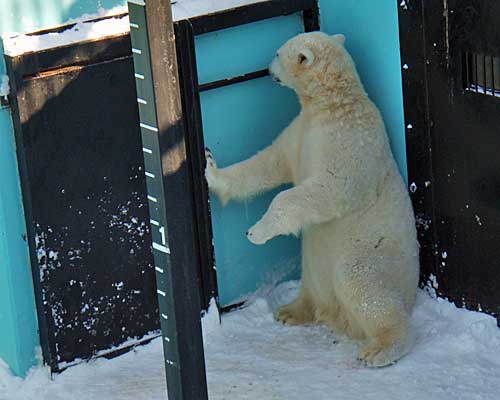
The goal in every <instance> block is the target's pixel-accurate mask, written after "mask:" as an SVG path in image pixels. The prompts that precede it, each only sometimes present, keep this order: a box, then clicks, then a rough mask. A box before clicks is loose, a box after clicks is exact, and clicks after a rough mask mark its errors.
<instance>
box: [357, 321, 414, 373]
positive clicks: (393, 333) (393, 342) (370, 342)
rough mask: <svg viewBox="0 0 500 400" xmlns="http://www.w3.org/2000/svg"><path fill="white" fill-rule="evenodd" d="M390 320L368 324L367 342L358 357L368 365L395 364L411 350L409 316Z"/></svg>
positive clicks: (382, 365)
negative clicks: (380, 323) (381, 323)
mask: <svg viewBox="0 0 500 400" xmlns="http://www.w3.org/2000/svg"><path fill="white" fill-rule="evenodd" d="M389 319H391V321H390V322H388V323H387V324H386V325H381V326H375V325H373V326H368V331H369V332H367V343H366V344H365V346H364V347H363V348H362V349H361V351H360V353H359V355H358V359H359V360H360V361H361V362H363V363H364V364H365V365H366V366H367V367H384V366H387V365H391V364H394V363H395V362H396V361H398V360H399V359H400V358H401V357H403V356H404V355H405V354H406V353H407V352H408V350H409V347H410V340H409V331H408V317H407V316H403V315H398V316H393V317H390V318H389Z"/></svg>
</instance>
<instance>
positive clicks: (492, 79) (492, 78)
mask: <svg viewBox="0 0 500 400" xmlns="http://www.w3.org/2000/svg"><path fill="white" fill-rule="evenodd" d="M495 90H496V89H495V57H493V56H491V94H492V95H493V96H495Z"/></svg>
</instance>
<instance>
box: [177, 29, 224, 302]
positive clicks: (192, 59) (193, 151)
mask: <svg viewBox="0 0 500 400" xmlns="http://www.w3.org/2000/svg"><path fill="white" fill-rule="evenodd" d="M175 28H176V29H175V37H176V45H177V58H178V62H179V75H180V84H181V98H182V108H183V110H185V112H184V126H185V130H186V143H187V150H188V154H187V156H188V160H189V165H190V167H191V176H192V179H193V191H192V193H193V205H194V212H195V220H196V228H197V232H196V235H195V237H196V238H197V239H198V242H197V243H196V245H197V254H199V262H198V265H199V268H200V271H199V277H200V285H199V286H200V299H201V305H202V309H204V310H208V307H209V306H210V302H211V300H212V299H216V301H218V293H217V275H216V271H215V259H214V249H213V243H212V238H213V234H212V218H211V215H210V207H209V194H208V186H207V182H206V180H205V166H206V160H205V143H204V140H203V125H202V119H201V102H200V93H199V83H198V66H197V63H196V49H195V42H194V33H193V27H192V25H191V23H190V22H189V21H188V20H184V21H179V22H178V23H177V24H176V25H175Z"/></svg>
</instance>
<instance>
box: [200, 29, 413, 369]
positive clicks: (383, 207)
mask: <svg viewBox="0 0 500 400" xmlns="http://www.w3.org/2000/svg"><path fill="white" fill-rule="evenodd" d="M344 41H345V37H344V36H343V35H334V36H329V35H327V34H324V33H320V32H312V33H304V34H300V35H298V36H296V37H294V38H292V39H290V40H289V41H288V42H287V43H285V44H284V45H283V46H282V47H281V48H280V49H279V50H278V52H277V53H276V57H275V59H274V60H273V62H272V64H271V66H270V74H271V76H272V77H273V78H274V79H275V80H276V81H278V82H279V83H281V84H282V85H285V86H287V87H289V88H291V89H293V90H294V91H295V92H296V94H297V95H298V97H299V100H300V103H301V111H300V113H299V115H298V116H297V117H296V118H295V119H294V120H293V121H292V122H291V124H290V125H289V126H288V127H287V128H286V129H285V130H284V131H283V132H282V133H281V134H280V135H279V136H278V138H277V139H276V140H275V141H274V142H273V143H272V144H271V145H270V146H269V147H267V148H266V149H264V150H262V151H261V152H259V153H257V154H256V155H254V156H253V157H251V158H249V159H247V160H245V161H241V162H239V163H236V164H234V165H232V166H229V167H226V168H218V167H217V165H216V163H215V160H214V159H213V158H212V156H211V154H210V153H208V157H207V169H206V178H207V181H208V185H209V188H210V189H211V190H212V191H213V192H215V194H217V195H218V197H219V198H220V199H221V202H222V203H223V204H225V203H227V202H228V201H229V200H230V199H246V198H250V197H252V196H255V195H257V194H259V193H261V192H264V191H267V190H269V189H272V188H275V187H278V186H279V185H281V184H284V183H292V184H293V187H292V188H290V189H288V190H284V191H282V192H280V193H279V194H278V195H277V196H276V197H275V198H274V199H273V201H272V202H271V205H270V206H269V209H268V210H267V212H266V213H265V214H264V216H263V217H262V219H261V220H260V221H258V222H257V223H256V224H255V225H254V226H253V227H251V228H250V229H249V231H248V232H247V237H248V239H249V240H250V241H251V242H252V243H254V244H263V243H266V242H267V241H268V240H270V239H272V238H274V237H276V236H278V235H289V234H294V235H298V234H299V233H300V232H301V233H302V283H301V288H300V291H299V296H298V298H297V299H296V300H295V301H293V302H292V303H290V304H288V305H284V306H282V307H280V308H279V309H278V310H277V311H276V313H275V317H276V319H277V320H279V321H282V322H284V323H286V324H290V325H298V324H314V323H320V324H326V325H327V326H328V327H330V328H331V329H332V330H333V331H334V332H336V333H338V334H341V335H346V336H348V337H350V338H352V339H355V340H359V341H361V343H362V346H361V350H360V352H359V356H358V359H359V360H360V361H361V362H362V363H364V365H366V366H370V367H381V366H385V365H389V364H392V363H394V362H396V361H397V360H398V359H399V358H401V357H402V356H403V355H404V354H405V353H406V352H407V351H408V350H409V348H410V345H411V342H412V340H411V339H410V338H411V337H412V335H411V332H410V327H409V318H410V314H411V310H412V307H413V304H414V300H415V295H416V289H417V285H418V277H419V247H418V242H417V236H416V229H415V219H414V214H413V210H412V206H411V202H410V199H409V196H408V192H407V190H406V187H405V184H404V182H403V180H402V178H401V175H400V174H399V172H398V169H397V166H396V163H395V161H394V158H393V155H392V153H391V150H390V147H389V142H388V138H387V134H386V131H385V127H384V123H383V121H382V117H381V115H380V113H379V111H378V109H377V107H376V106H375V105H374V104H373V103H372V102H371V101H370V99H369V98H368V96H367V94H366V92H365V90H364V88H363V85H362V84H361V82H360V79H359V77H358V74H357V72H356V68H355V65H354V63H353V60H352V59H351V57H350V55H349V54H348V52H347V51H346V49H345V48H344Z"/></svg>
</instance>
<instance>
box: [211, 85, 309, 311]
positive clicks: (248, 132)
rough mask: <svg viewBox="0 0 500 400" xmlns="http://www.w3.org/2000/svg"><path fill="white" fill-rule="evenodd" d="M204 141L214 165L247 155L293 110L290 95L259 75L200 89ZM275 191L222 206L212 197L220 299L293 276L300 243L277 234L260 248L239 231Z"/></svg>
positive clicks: (273, 134) (295, 110)
mask: <svg viewBox="0 0 500 400" xmlns="http://www.w3.org/2000/svg"><path fill="white" fill-rule="evenodd" d="M201 102H202V113H203V128H204V133H205V143H206V145H207V146H208V147H209V148H210V149H211V150H212V152H213V153H214V155H215V157H216V158H217V163H218V165H219V166H220V167H224V166H227V165H229V164H232V163H234V162H237V161H240V160H242V159H245V158H248V157H249V156H251V155H253V154H255V153H256V152H257V151H258V150H261V149H263V148H264V147H266V146H267V145H269V144H271V142H272V141H273V139H274V138H275V137H276V136H277V135H278V134H279V133H280V132H281V130H282V129H283V128H285V127H286V126H287V125H288V123H289V122H290V120H291V119H292V118H293V116H294V115H296V114H297V113H298V107H299V106H298V103H297V100H296V98H295V96H294V95H293V93H292V92H291V91H289V90H287V89H285V88H282V87H279V86H278V85H276V84H274V83H273V82H272V81H271V79H270V78H261V79H258V80H254V81H249V82H246V83H241V84H238V85H233V86H230V87H225V88H221V89H217V90H212V91H208V92H204V93H202V96H201ZM275 194H276V191H275V192H274V193H268V194H266V195H263V196H260V197H258V198H256V199H253V200H251V201H248V202H245V203H241V202H230V203H229V204H228V205H227V206H226V207H224V208H222V207H221V206H220V203H219V201H218V200H217V199H215V198H212V200H211V206H212V221H213V228H214V243H215V257H216V265H217V277H218V283H219V295H220V301H221V304H223V305H228V304H231V303H234V302H236V301H238V300H240V299H241V298H243V297H244V296H245V295H247V294H249V293H252V292H254V291H255V290H256V289H257V288H259V287H260V286H261V285H264V284H269V283H273V282H276V281H278V280H284V279H291V278H293V279H296V278H298V277H299V269H298V267H299V265H300V242H299V240H298V239H296V238H292V237H280V238H276V239H273V240H271V241H270V242H268V243H266V244H265V245H263V246H255V245H253V244H251V243H250V242H249V241H248V240H247V238H246V236H245V232H246V231H247V230H248V228H250V227H251V226H252V225H253V224H255V223H256V222H257V221H258V220H259V219H260V217H261V216H262V215H263V214H264V212H265V211H266V210H267V207H268V206H269V204H270V202H271V200H272V198H273V197H274V195H275Z"/></svg>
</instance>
